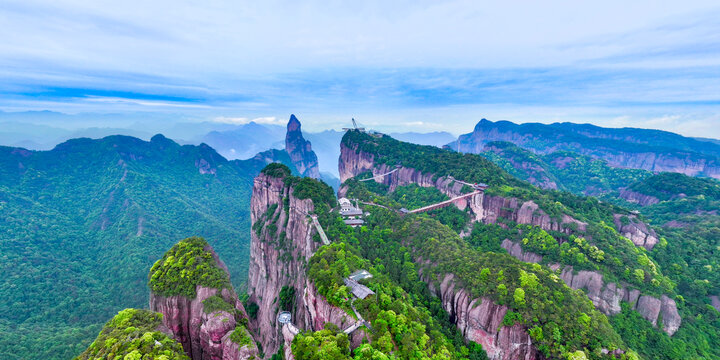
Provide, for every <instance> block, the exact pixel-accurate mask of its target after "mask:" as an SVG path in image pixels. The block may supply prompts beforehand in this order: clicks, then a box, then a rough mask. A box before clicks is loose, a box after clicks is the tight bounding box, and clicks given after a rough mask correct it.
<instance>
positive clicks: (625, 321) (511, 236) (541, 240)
mask: <svg viewBox="0 0 720 360" xmlns="http://www.w3.org/2000/svg"><path fill="white" fill-rule="evenodd" d="M342 146H343V154H342V156H341V168H340V173H341V176H342V178H343V180H344V181H346V187H345V188H344V189H341V192H343V191H344V193H345V194H347V195H348V196H351V197H359V198H364V199H371V201H373V202H380V204H382V205H385V206H389V207H391V208H395V209H398V208H399V207H400V205H404V204H408V203H410V202H409V201H408V200H407V197H409V196H411V195H413V194H414V195H421V196H422V197H424V198H426V199H433V200H432V201H430V202H434V201H438V199H437V196H438V195H439V196H441V197H442V196H445V199H448V198H452V197H455V196H459V195H462V194H464V193H470V192H471V191H472V188H471V187H470V186H468V185H463V184H462V182H461V181H460V180H463V181H465V182H467V183H469V184H473V183H480V182H482V183H486V184H488V185H489V187H488V188H487V189H486V190H485V191H484V193H483V194H479V195H472V196H471V197H469V198H463V199H462V200H458V201H456V202H455V205H456V206H457V210H456V211H455V210H453V211H454V214H441V213H440V212H442V211H444V212H448V211H449V210H447V209H440V210H434V211H431V212H428V213H427V214H428V215H427V216H430V217H435V218H437V219H439V220H440V221H443V222H445V223H447V224H448V225H451V226H453V224H455V223H457V222H458V219H460V222H462V221H463V220H471V221H472V224H470V223H468V224H466V225H465V227H462V226H461V227H456V231H459V232H460V233H461V235H463V236H465V241H467V242H468V243H470V244H471V245H472V246H475V247H476V248H478V249H480V250H483V251H496V252H497V251H501V252H504V251H508V252H510V253H511V254H512V255H513V256H515V257H517V258H519V259H522V260H523V261H528V262H539V263H540V264H543V265H546V266H548V267H549V268H550V269H552V270H555V269H557V270H555V271H556V274H557V275H558V276H559V277H560V278H561V279H562V280H564V282H566V283H567V284H568V285H570V286H572V287H574V288H578V289H582V290H584V291H585V292H586V294H587V295H588V297H589V298H590V299H591V300H592V301H593V303H594V304H595V306H596V307H597V308H598V309H599V310H601V311H603V312H604V313H606V314H608V315H610V319H611V323H612V324H613V326H614V328H615V329H616V330H617V331H618V332H619V333H620V335H621V337H622V338H623V340H625V341H626V342H627V344H628V345H629V346H630V347H631V348H634V349H636V350H639V351H640V352H641V353H643V354H644V355H645V357H647V358H664V359H685V358H720V354H718V352H717V349H718V348H719V347H718V345H720V344H717V341H716V340H715V339H716V338H717V334H718V329H720V323H718V313H717V312H716V311H715V310H714V309H712V308H711V307H710V302H711V299H710V298H708V297H705V298H704V299H701V298H698V297H697V296H696V295H693V293H694V292H695V291H696V290H694V289H692V287H700V288H703V287H705V292H708V291H710V289H711V287H707V286H706V284H707V283H708V282H707V281H706V278H707V277H699V276H698V277H695V276H694V275H691V276H688V277H686V278H685V280H683V279H682V278H681V277H678V276H675V275H674V273H675V272H676V271H677V270H679V269H682V268H683V265H682V264H681V263H677V264H675V263H674V261H675V262H676V261H677V259H675V260H674V261H670V259H669V254H670V253H672V252H673V250H670V249H671V247H676V246H686V250H685V251H686V254H688V255H689V254H691V253H693V252H694V251H695V249H693V248H692V247H689V246H692V245H693V244H692V243H691V242H683V240H682V239H679V238H671V237H669V236H668V237H667V238H664V237H663V236H662V235H664V234H666V233H665V232H664V230H663V231H662V232H661V233H658V232H660V231H661V229H659V228H652V227H651V226H649V225H648V223H647V222H649V221H652V220H653V216H651V215H650V214H649V212H647V211H645V209H643V210H642V212H643V215H644V216H642V215H636V214H634V213H632V212H631V211H630V209H628V208H623V207H618V206H616V205H611V204H608V203H607V202H600V201H598V200H597V199H595V198H592V197H580V196H575V195H571V194H568V193H564V192H557V191H548V190H540V189H537V188H535V187H533V186H531V185H530V184H528V183H526V182H523V181H519V180H517V179H515V178H513V177H512V176H510V175H509V174H507V173H506V172H505V171H503V170H501V169H499V168H498V167H497V166H495V165H493V164H491V163H489V161H487V160H485V159H483V158H481V157H478V156H475V155H470V154H459V153H453V152H451V151H443V150H439V149H436V148H431V147H422V146H416V145H412V144H407V143H402V142H399V141H396V140H394V139H391V138H389V137H387V136H383V135H369V134H362V133H359V132H349V133H348V134H347V135H346V136H345V138H344V139H343V144H342ZM393 169H396V170H395V171H393V172H392V173H390V174H388V175H385V176H382V175H383V174H387V173H388V172H390V171H392V170H393ZM354 176H357V177H359V178H370V177H372V176H380V177H376V181H378V182H379V183H375V182H374V181H370V182H364V183H362V185H363V186H362V187H365V188H366V190H365V192H360V193H357V192H352V191H351V189H352V188H353V187H352V186H347V185H352V181H353V180H350V179H351V178H352V177H354ZM686 178H687V177H686ZM648 179H652V177H651V178H648ZM348 180H349V181H348ZM698 180H700V181H705V180H702V179H698ZM358 184H359V183H358ZM418 185H419V188H418V187H417V186H418ZM413 186H415V187H416V188H413ZM653 187H654V185H653ZM693 188H695V186H693ZM423 189H427V190H423ZM678 189H682V187H678ZM688 191H689V190H688ZM397 192H401V193H402V194H403V195H401V196H397V195H395V193H397ZM432 192H436V193H437V195H432V194H431V193H432ZM383 194H388V195H387V196H386V195H383ZM698 196H699V195H698ZM440 200H442V199H440ZM419 205H426V204H415V206H419ZM409 209H412V207H410V208H409ZM458 211H459V213H458ZM666 216H667V217H668V218H671V217H672V216H673V215H672V214H671V213H670V212H667V213H666ZM674 216H676V217H677V215H674ZM666 221H670V220H666ZM653 223H656V222H653ZM708 230H709V232H706V233H704V234H702V235H698V236H700V237H701V238H703V239H704V240H702V241H706V242H707V243H708V244H713V245H711V246H710V247H707V248H706V249H708V250H710V249H714V248H715V247H716V246H717V245H716V240H713V237H712V228H710V229H708ZM708 234H709V235H708ZM708 236H709V237H708ZM671 241H672V242H674V243H673V244H672V245H669V242H671ZM694 241H700V240H699V239H696V240H694ZM713 251H716V249H714V250H710V252H709V253H707V258H708V259H713V258H714V257H716V255H713ZM670 257H672V256H670ZM685 261H686V262H687V263H688V264H690V263H691V261H690V259H686V260H685ZM704 265H710V266H704ZM690 267H693V268H695V269H700V268H702V269H704V270H705V271H708V270H711V269H714V267H713V266H712V264H708V263H707V262H704V263H703V266H695V265H690ZM688 281H689V283H688ZM704 284H705V285H704ZM638 296H639V298H638ZM690 297H692V298H693V299H697V300H692V301H690V300H689V298H690ZM705 304H707V306H706V305H705ZM656 314H657V316H656ZM668 335H670V336H668ZM671 336H672V337H671Z"/></svg>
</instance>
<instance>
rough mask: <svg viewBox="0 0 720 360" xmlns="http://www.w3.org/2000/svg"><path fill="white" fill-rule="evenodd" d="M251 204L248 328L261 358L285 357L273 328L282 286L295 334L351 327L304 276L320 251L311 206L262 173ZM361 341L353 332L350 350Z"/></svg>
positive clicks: (278, 328)
mask: <svg viewBox="0 0 720 360" xmlns="http://www.w3.org/2000/svg"><path fill="white" fill-rule="evenodd" d="M250 203H251V219H252V223H253V224H254V225H253V229H254V230H253V231H252V235H251V244H250V269H249V280H248V294H249V295H250V298H249V301H250V302H255V303H256V304H257V305H258V306H259V310H258V312H257V317H256V319H254V320H252V321H250V327H251V330H252V331H253V332H254V334H256V339H257V341H258V342H260V343H261V344H262V347H263V349H264V350H265V354H268V355H272V354H274V353H276V352H277V351H278V349H279V348H280V346H283V347H284V348H285V350H284V351H285V353H286V354H288V353H289V345H290V342H291V341H292V339H290V340H289V341H288V339H289V337H287V336H285V334H284V333H283V329H282V326H281V324H280V323H278V322H277V314H278V311H279V309H278V302H277V301H275V299H277V298H278V296H279V294H280V291H281V289H282V288H283V286H291V287H294V288H295V290H296V291H295V312H294V313H293V314H292V322H293V324H294V326H296V327H297V328H299V329H301V330H308V331H316V330H321V329H323V328H324V326H325V323H328V322H329V323H333V324H335V325H337V326H338V327H339V328H341V329H342V328H346V327H348V326H349V325H350V324H352V323H354V319H353V317H351V316H350V315H348V314H347V313H346V312H345V311H344V310H342V309H340V308H338V307H335V306H332V305H330V304H329V303H328V302H327V301H326V300H325V298H323V297H322V296H321V295H319V294H318V292H317V290H316V289H315V286H314V284H313V283H312V282H311V281H309V280H308V279H307V277H306V275H305V274H306V270H307V260H308V259H310V257H312V255H313V254H314V253H315V251H316V250H317V249H318V248H319V247H320V245H322V243H320V242H318V241H316V240H315V239H314V238H313V235H314V234H315V233H316V230H315V228H314V226H313V225H312V223H311V221H310V219H309V217H308V214H310V213H312V212H313V211H314V205H313V202H312V200H310V199H302V200H301V199H298V198H296V197H295V196H293V188H292V187H289V186H286V184H285V182H284V179H283V178H282V177H275V176H271V175H266V174H263V173H261V174H260V175H258V176H257V177H256V178H255V182H254V185H253V195H252V199H251V201H250ZM258 222H260V223H258ZM364 336H365V335H364V333H363V332H362V331H356V332H354V333H353V334H352V336H351V337H350V340H351V344H354V345H359V344H360V342H361V340H362V338H363V337H364ZM286 359H287V357H286Z"/></svg>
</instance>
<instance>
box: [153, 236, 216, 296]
mask: <svg viewBox="0 0 720 360" xmlns="http://www.w3.org/2000/svg"><path fill="white" fill-rule="evenodd" d="M217 261H218V260H216V258H215V256H214V254H213V252H212V250H211V248H210V245H208V243H207V241H205V239H203V238H201V237H190V238H187V239H184V240H181V241H180V242H178V243H177V244H175V246H173V247H172V248H171V249H170V250H168V251H167V252H166V253H165V255H164V256H163V257H162V258H161V259H160V260H158V261H157V262H155V265H153V267H152V268H151V269H150V274H149V278H150V280H149V284H148V285H149V287H150V290H151V291H152V292H153V293H154V294H158V295H162V296H173V295H182V296H185V297H187V298H194V297H195V295H196V293H195V289H196V287H197V286H198V285H199V286H204V287H209V288H216V289H223V288H227V287H230V277H229V276H228V273H227V272H226V271H225V270H224V269H222V268H221V267H220V266H219V264H218V263H217Z"/></svg>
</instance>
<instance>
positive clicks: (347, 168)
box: [339, 144, 681, 335]
mask: <svg viewBox="0 0 720 360" xmlns="http://www.w3.org/2000/svg"><path fill="white" fill-rule="evenodd" d="M339 168H340V176H341V180H342V181H345V180H347V179H349V178H352V177H354V176H356V175H358V174H360V173H363V172H367V171H371V172H372V173H373V175H379V174H385V173H387V172H389V171H390V170H392V168H391V167H390V166H388V165H385V164H375V161H374V156H373V155H372V154H367V153H363V152H356V151H355V149H351V148H348V147H347V146H345V145H344V144H343V145H341V155H340V167H339ZM382 182H383V183H384V184H386V185H388V186H389V187H390V190H394V189H395V188H396V187H397V186H402V185H408V184H411V183H415V184H418V185H420V186H426V187H430V186H432V187H435V188H437V189H439V190H440V191H442V192H443V193H445V194H446V195H448V196H449V197H455V196H458V195H460V194H461V189H462V184H460V183H457V182H455V181H453V180H452V179H448V178H445V177H439V178H435V179H434V176H433V174H423V173H421V172H419V171H417V170H415V169H411V168H405V167H401V168H400V169H399V170H398V171H395V172H394V173H392V174H390V175H388V176H385V177H384V178H382ZM340 192H341V195H342V192H343V189H341V190H340ZM455 205H456V206H457V207H458V208H460V209H465V208H467V207H469V208H470V210H471V211H472V213H473V214H474V215H475V219H474V220H475V221H482V222H484V223H487V224H491V223H496V222H497V221H498V219H499V218H503V219H508V220H512V221H514V222H516V223H518V224H528V225H534V226H538V227H540V228H542V229H544V230H552V231H559V232H565V233H572V232H573V231H574V230H573V228H576V229H577V230H579V231H585V230H586V226H587V224H586V223H584V222H581V221H579V220H577V219H574V218H572V217H570V216H567V215H563V216H562V217H561V218H560V219H556V218H551V217H550V216H549V215H547V214H546V213H545V212H544V211H542V210H541V209H539V207H538V205H537V204H535V203H534V202H533V201H525V202H522V201H520V200H518V199H516V198H505V197H500V196H488V195H485V194H479V195H475V196H472V197H471V198H468V199H467V200H462V201H460V202H457V203H455ZM628 220H629V222H628V224H626V225H623V224H622V220H621V215H617V216H616V217H615V222H616V224H615V225H616V226H617V228H618V231H619V232H620V233H621V234H622V235H623V236H625V237H627V238H628V239H630V240H631V241H633V243H634V244H635V245H637V246H643V247H645V248H646V249H648V250H650V249H652V247H653V246H655V244H657V242H658V238H657V235H656V234H655V232H654V231H653V230H652V229H650V228H649V227H648V226H647V225H646V224H644V223H642V222H640V221H639V220H637V219H636V218H635V217H634V216H632V215H631V216H629V217H628ZM502 246H503V247H504V248H505V249H506V250H508V252H509V253H510V254H511V255H513V256H515V257H516V258H517V259H519V260H522V261H526V262H540V261H542V256H540V255H538V254H534V253H526V252H523V251H522V248H521V247H520V245H519V244H516V243H513V242H511V241H509V240H506V241H504V242H503V243H502ZM559 267H560V265H557V266H555V269H558V268H559ZM580 273H581V274H582V275H580V274H578V275H577V276H579V277H578V278H577V279H576V278H575V277H576V275H573V272H572V268H571V267H568V268H566V269H565V270H564V271H563V275H564V277H563V280H565V283H566V284H567V285H568V286H570V287H572V288H574V289H586V290H587V291H588V297H589V298H590V299H591V300H592V301H593V304H595V306H596V307H597V308H598V309H599V310H600V311H602V312H604V313H605V314H608V315H612V314H617V313H619V312H620V300H622V299H623V298H624V297H627V298H628V300H626V301H627V302H628V303H630V304H631V305H632V307H633V308H634V309H637V308H639V309H640V310H638V312H640V313H641V314H643V317H645V318H646V319H648V321H650V322H652V323H653V324H654V325H655V324H657V319H658V315H659V313H660V309H663V310H664V312H663V318H662V319H663V329H664V330H665V331H666V332H667V333H668V334H670V335H672V334H674V333H675V331H677V329H678V327H679V326H680V323H681V318H680V315H679V313H678V311H677V306H676V305H675V302H674V301H673V300H672V299H670V298H667V297H666V296H663V299H657V298H653V297H650V296H646V298H648V299H646V300H644V301H643V303H641V304H638V298H639V296H640V294H639V292H638V296H637V297H635V298H634V299H632V297H631V296H630V294H629V293H630V292H632V291H633V290H629V289H628V290H625V288H623V287H622V286H620V285H618V284H614V283H610V284H607V285H606V284H605V283H604V282H603V281H602V275H601V274H599V273H594V272H580ZM598 276H599V278H598ZM635 291H636V290H635ZM626 293H628V294H627V295H626ZM630 300H634V301H630ZM656 308H657V310H658V311H655V309H656ZM646 309H651V310H648V311H646V312H644V311H645V310H646Z"/></svg>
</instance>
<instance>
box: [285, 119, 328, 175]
mask: <svg viewBox="0 0 720 360" xmlns="http://www.w3.org/2000/svg"><path fill="white" fill-rule="evenodd" d="M300 126H301V125H300V121H298V119H297V118H296V117H295V115H290V121H288V124H287V133H286V134H285V151H286V152H287V153H288V155H290V160H292V162H293V165H295V168H296V169H297V170H298V172H299V173H300V175H301V176H307V177H311V178H315V179H319V178H320V168H319V167H318V158H317V155H316V154H315V152H314V151H313V150H312V144H310V141H308V140H305V138H304V137H303V134H302V130H300Z"/></svg>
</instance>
